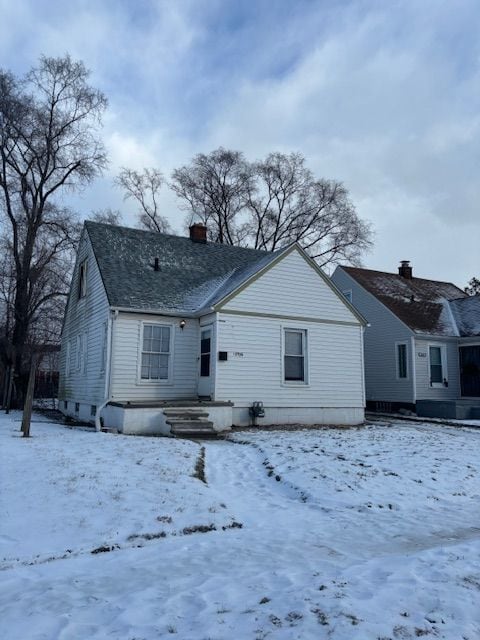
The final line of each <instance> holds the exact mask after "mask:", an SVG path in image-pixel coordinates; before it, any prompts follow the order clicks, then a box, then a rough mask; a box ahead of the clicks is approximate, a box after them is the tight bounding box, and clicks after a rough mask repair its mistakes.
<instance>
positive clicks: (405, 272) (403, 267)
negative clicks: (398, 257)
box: [398, 260, 413, 280]
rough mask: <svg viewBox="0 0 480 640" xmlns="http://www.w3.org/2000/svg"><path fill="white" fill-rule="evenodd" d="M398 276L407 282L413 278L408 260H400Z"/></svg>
mask: <svg viewBox="0 0 480 640" xmlns="http://www.w3.org/2000/svg"><path fill="white" fill-rule="evenodd" d="M398 275H399V276H402V278H406V279H407V280H411V279H412V277H413V269H412V267H411V266H410V260H402V261H401V262H400V266H399V267H398Z"/></svg>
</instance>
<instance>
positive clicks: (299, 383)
mask: <svg viewBox="0 0 480 640" xmlns="http://www.w3.org/2000/svg"><path fill="white" fill-rule="evenodd" d="M287 331H296V332H298V333H302V334H303V340H302V345H303V380H285V356H286V353H285V334H286V332H287ZM281 352H282V353H281V359H282V362H281V376H282V378H281V384H282V386H284V387H309V386H310V358H309V337H308V329H306V328H305V327H298V326H297V327H292V326H290V325H282V326H281Z"/></svg>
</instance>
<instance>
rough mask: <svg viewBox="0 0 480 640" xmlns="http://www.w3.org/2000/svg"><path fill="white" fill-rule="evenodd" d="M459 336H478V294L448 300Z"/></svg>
mask: <svg viewBox="0 0 480 640" xmlns="http://www.w3.org/2000/svg"><path fill="white" fill-rule="evenodd" d="M449 305H450V308H451V310H452V314H453V317H454V318H455V322H456V324H457V327H458V333H459V335H461V336H464V337H467V336H472V337H473V336H480V294H478V295H476V296H469V297H468V298H459V299H458V300H451V301H450V302H449Z"/></svg>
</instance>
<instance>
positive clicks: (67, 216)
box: [0, 56, 107, 386]
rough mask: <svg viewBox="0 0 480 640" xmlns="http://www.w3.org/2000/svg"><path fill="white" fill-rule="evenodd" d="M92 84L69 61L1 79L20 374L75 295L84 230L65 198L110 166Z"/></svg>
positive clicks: (0, 190) (3, 171)
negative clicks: (72, 276) (32, 339)
mask: <svg viewBox="0 0 480 640" xmlns="http://www.w3.org/2000/svg"><path fill="white" fill-rule="evenodd" d="M88 76H89V72H88V71H87V69H86V68H85V66H84V65H83V63H82V62H76V61H73V60H72V59H71V58H70V57H69V56H65V57H63V58H48V57H42V58H41V59H40V62H39V64H38V66H37V67H35V68H33V69H32V70H31V71H30V72H29V73H28V74H27V75H26V77H25V78H21V79H18V78H16V77H15V76H13V74H11V73H9V72H8V71H0V216H1V221H2V225H3V236H4V238H7V239H8V242H9V252H10V255H11V260H12V265H13V302H11V306H12V312H13V320H12V325H13V326H12V330H11V342H12V344H13V347H14V348H15V353H16V363H15V368H16V371H17V372H19V373H20V374H25V364H26V363H25V360H26V358H25V357H24V354H25V349H26V345H27V340H28V338H29V335H30V333H31V330H32V329H33V326H34V325H35V323H36V321H37V320H38V319H39V318H40V317H42V316H43V317H44V316H45V313H46V312H47V310H48V309H51V305H55V304H56V303H57V301H58V299H59V298H62V297H63V296H65V293H66V290H67V287H66V282H65V279H64V278H65V272H63V273H62V268H63V267H64V266H65V264H64V263H63V260H68V259H69V258H68V257H66V256H68V255H70V256H71V254H69V252H70V251H71V248H72V246H73V245H74V244H75V241H76V234H77V232H78V225H77V224H76V220H75V218H74V216H73V214H72V213H71V212H70V211H69V210H67V209H65V208H64V207H62V206H60V204H59V200H58V197H59V196H60V195H61V194H62V193H64V192H65V191H66V190H75V189H77V188H79V187H82V186H85V185H87V184H89V183H90V182H91V181H92V180H93V179H94V178H95V177H96V176H97V175H99V174H100V173H101V172H102V170H103V168H104V167H105V165H106V153H105V149H104V146H103V144H102V143H101V142H100V140H99V126H100V119H101V116H102V113H103V111H104V110H105V108H106V104H107V101H106V98H105V96H104V95H103V94H102V93H101V92H100V91H98V90H96V89H94V88H92V87H91V86H90V85H89V84H88ZM45 324H46V325H47V324H48V321H47V322H45ZM23 378H25V376H23ZM23 381H25V380H24V379H23ZM20 382H22V380H20ZM20 386H21V385H20Z"/></svg>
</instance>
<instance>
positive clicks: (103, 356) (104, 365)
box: [100, 321, 108, 373]
mask: <svg viewBox="0 0 480 640" xmlns="http://www.w3.org/2000/svg"><path fill="white" fill-rule="evenodd" d="M107 347H108V322H107V321H105V322H103V323H102V351H101V354H100V358H101V360H100V373H105V369H106V368H107Z"/></svg>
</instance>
